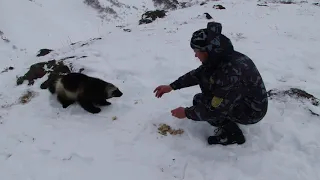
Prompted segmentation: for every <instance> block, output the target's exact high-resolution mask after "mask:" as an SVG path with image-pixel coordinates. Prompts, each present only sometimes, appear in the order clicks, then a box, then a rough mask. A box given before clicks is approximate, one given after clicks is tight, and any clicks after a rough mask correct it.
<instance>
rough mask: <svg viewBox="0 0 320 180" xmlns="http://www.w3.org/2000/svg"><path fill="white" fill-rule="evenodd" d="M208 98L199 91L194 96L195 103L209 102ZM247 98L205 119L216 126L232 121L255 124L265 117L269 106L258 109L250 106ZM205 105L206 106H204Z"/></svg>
mask: <svg viewBox="0 0 320 180" xmlns="http://www.w3.org/2000/svg"><path fill="white" fill-rule="evenodd" d="M206 101H208V100H207V99H205V98H203V95H202V93H198V94H196V95H195V96H194V97H193V105H197V104H199V103H208V102H206ZM248 104H249V103H247V102H246V101H245V100H241V101H239V102H238V103H237V104H235V105H234V108H233V109H232V110H229V111H228V112H219V113H214V114H212V116H210V118H208V119H205V121H207V122H208V123H209V124H211V125H212V126H215V127H221V126H224V125H226V124H228V123H230V122H234V123H239V124H243V125H249V124H255V123H257V122H259V121H260V120H262V119H263V117H264V116H265V114H266V111H267V107H265V108H262V109H263V110H260V111H259V110H257V109H256V108H253V107H250V106H249V105H248ZM203 107H205V106H203Z"/></svg>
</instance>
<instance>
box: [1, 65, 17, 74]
mask: <svg viewBox="0 0 320 180" xmlns="http://www.w3.org/2000/svg"><path fill="white" fill-rule="evenodd" d="M13 69H14V68H13V67H11V66H10V67H7V68H5V69H4V70H3V71H1V74H2V73H5V72H8V71H9V70H13Z"/></svg>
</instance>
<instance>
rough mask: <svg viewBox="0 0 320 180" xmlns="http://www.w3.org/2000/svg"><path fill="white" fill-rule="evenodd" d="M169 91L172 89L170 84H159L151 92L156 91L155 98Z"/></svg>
mask: <svg viewBox="0 0 320 180" xmlns="http://www.w3.org/2000/svg"><path fill="white" fill-rule="evenodd" d="M170 91H172V88H171V86H169V85H161V86H158V87H157V88H156V89H155V90H154V91H153V92H154V93H156V97H157V98H160V97H162V95H163V94H165V93H169V92H170Z"/></svg>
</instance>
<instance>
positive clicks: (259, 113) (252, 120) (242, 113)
mask: <svg viewBox="0 0 320 180" xmlns="http://www.w3.org/2000/svg"><path fill="white" fill-rule="evenodd" d="M230 114H231V115H232V117H230V119H232V121H235V122H237V123H239V124H242V125H249V124H256V123H258V122H260V121H261V120H262V119H263V118H264V116H265V115H266V109H264V108H262V109H254V108H251V107H248V106H246V105H245V104H243V105H242V106H239V107H237V108H235V109H234V112H232V113H230Z"/></svg>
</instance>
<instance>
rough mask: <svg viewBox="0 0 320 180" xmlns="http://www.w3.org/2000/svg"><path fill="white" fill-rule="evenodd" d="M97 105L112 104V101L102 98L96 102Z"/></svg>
mask: <svg viewBox="0 0 320 180" xmlns="http://www.w3.org/2000/svg"><path fill="white" fill-rule="evenodd" d="M95 103H96V104H97V105H100V106H109V105H111V103H110V102H108V101H107V100H105V99H100V100H98V101H96V102H95Z"/></svg>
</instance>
